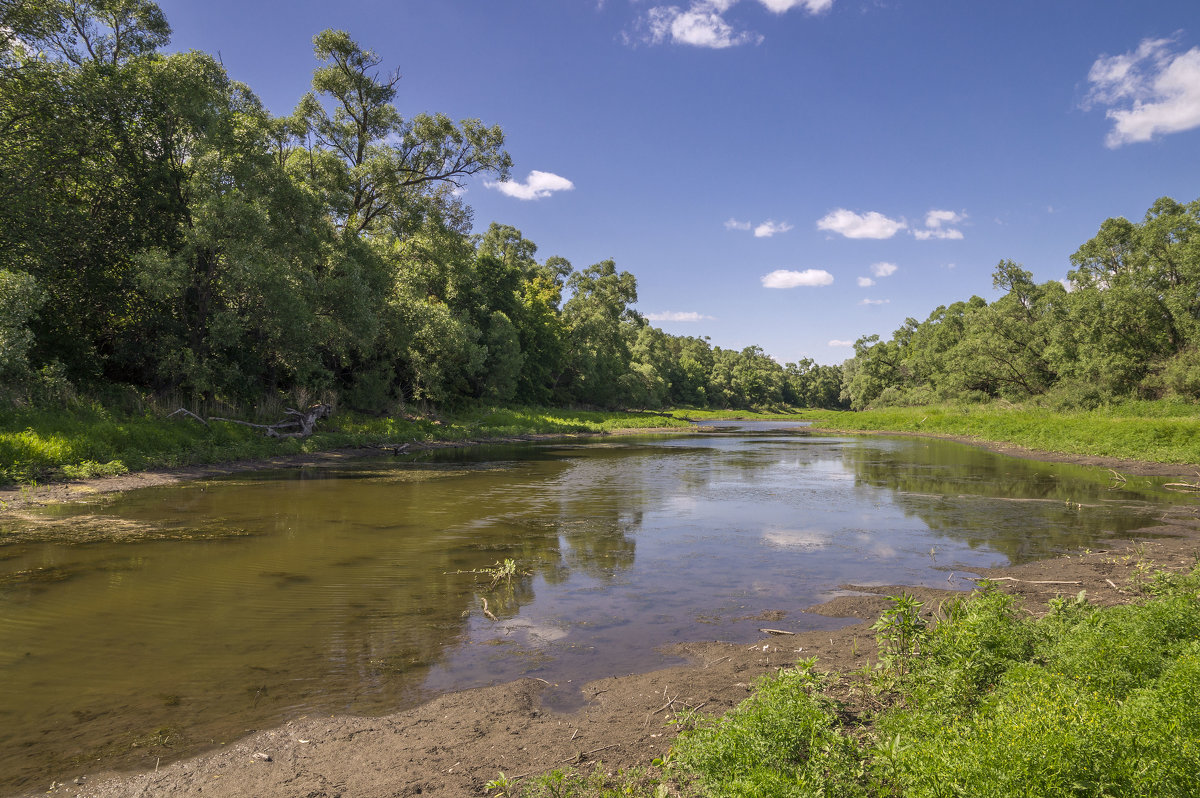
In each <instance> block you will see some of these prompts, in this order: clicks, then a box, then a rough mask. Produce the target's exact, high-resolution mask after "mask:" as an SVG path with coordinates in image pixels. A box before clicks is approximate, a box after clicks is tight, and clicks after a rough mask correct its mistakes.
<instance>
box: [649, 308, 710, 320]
mask: <svg viewBox="0 0 1200 798" xmlns="http://www.w3.org/2000/svg"><path fill="white" fill-rule="evenodd" d="M712 318H713V317H712V316H704V315H702V314H700V313H696V312H695V311H692V310H688V311H679V310H667V311H663V312H662V313H647V314H646V320H647V321H711V320H712Z"/></svg>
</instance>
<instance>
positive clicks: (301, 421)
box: [167, 404, 333, 438]
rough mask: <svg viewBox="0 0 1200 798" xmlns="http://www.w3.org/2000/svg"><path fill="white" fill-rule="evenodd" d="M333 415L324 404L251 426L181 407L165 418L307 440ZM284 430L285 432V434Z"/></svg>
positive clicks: (289, 409)
mask: <svg viewBox="0 0 1200 798" xmlns="http://www.w3.org/2000/svg"><path fill="white" fill-rule="evenodd" d="M332 413H333V408H332V407H330V406H329V405H326V404H319V405H313V406H312V407H310V408H308V409H307V410H293V409H292V408H290V407H289V408H287V409H286V410H284V415H287V416H289V418H285V419H284V420H282V421H276V422H275V423H274V424H253V423H251V422H249V421H241V420H239V419H236V418H222V417H220V416H209V417H208V418H203V417H201V416H199V415H197V414H195V413H193V412H192V411H191V410H185V409H183V408H182V407H181V408H179V409H178V410H176V411H175V412H174V413H171V414H169V415H168V416H167V418H171V417H172V416H179V415H183V416H187V417H188V418H191V419H195V420H196V421H199V422H200V423H201V424H203V425H204V426H206V427H207V426H208V424H209V422H210V421H224V422H225V423H227V424H241V425H242V426H243V427H252V428H254V429H260V430H262V431H263V434H264V435H266V436H267V437H268V438H307V437H308V436H309V435H312V434H313V430H315V429H316V426H317V422H318V421H320V420H321V419H323V418H329V416H330V415H331V414H332ZM284 430H287V431H286V432H285V431H284Z"/></svg>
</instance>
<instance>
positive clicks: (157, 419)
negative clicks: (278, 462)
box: [0, 403, 688, 484]
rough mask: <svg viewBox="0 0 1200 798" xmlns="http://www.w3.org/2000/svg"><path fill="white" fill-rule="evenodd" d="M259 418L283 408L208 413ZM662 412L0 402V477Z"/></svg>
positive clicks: (468, 435)
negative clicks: (171, 412) (380, 412)
mask: <svg viewBox="0 0 1200 798" xmlns="http://www.w3.org/2000/svg"><path fill="white" fill-rule="evenodd" d="M214 415H222V416H226V417H233V418H243V419H246V420H253V421H257V422H262V421H266V420H270V421H276V420H278V419H279V418H282V413H276V414H274V415H272V414H271V413H270V411H263V412H261V413H257V414H256V413H246V414H239V413H236V412H229V411H227V412H223V413H215V414H214ZM687 426H688V423H687V421H685V420H683V419H681V418H675V417H672V416H670V415H667V414H657V413H634V412H602V411H594V410H565V409H554V408H541V407H487V406H475V407H470V408H466V409H463V410H460V411H458V412H454V413H448V414H443V415H441V416H437V417H435V416H431V415H405V416H391V417H382V418H380V417H373V416H366V415H361V414H355V413H350V412H338V413H336V414H335V415H334V416H333V418H331V419H329V420H328V421H325V422H322V423H321V424H320V425H319V427H318V431H317V432H316V433H315V434H313V435H312V436H311V437H309V438H306V439H304V440H296V439H289V438H284V439H279V438H267V437H265V436H263V435H262V433H261V432H260V431H258V430H254V429H251V428H248V427H245V426H241V425H238V424H231V423H226V422H219V421H214V422H212V423H211V424H209V426H207V427H206V426H204V425H203V424H200V423H199V422H197V421H195V420H193V419H188V418H183V417H175V418H167V417H166V412H165V411H161V412H160V411H155V410H143V411H129V410H117V409H113V408H109V407H106V406H104V405H101V404H98V403H94V404H86V403H79V404H77V405H76V406H73V407H71V408H69V409H51V410H47V409H33V408H20V409H6V410H3V411H0V483H5V482H8V483H12V482H16V483H24V484H30V483H34V482H45V481H52V480H61V479H84V478H88V477H95V476H112V475H118V474H123V473H126V472H128V471H141V470H146V469H151V468H173V467H179V466H187V465H200V464H207V463H220V462H230V461H236V460H255V459H260V458H267V457H276V456H279V455H290V454H301V453H305V452H318V451H325V450H329V449H339V448H347V447H356V446H372V445H381V444H403V443H411V442H435V441H465V440H474V439H483V438H503V437H515V436H520V435H528V434H558V433H563V434H567V433H603V432H613V431H616V430H624V429H635V428H662V427H678V428H686V427H687Z"/></svg>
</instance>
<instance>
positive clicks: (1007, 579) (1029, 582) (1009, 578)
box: [986, 576, 1083, 585]
mask: <svg viewBox="0 0 1200 798" xmlns="http://www.w3.org/2000/svg"><path fill="white" fill-rule="evenodd" d="M986 581H991V582H1023V583H1024V584H1027V585H1082V584H1083V582H1053V581H1035V580H1031V579H1017V578H1016V577H1012V576H994V577H992V578H991V579H990V580H986Z"/></svg>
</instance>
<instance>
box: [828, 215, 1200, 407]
mask: <svg viewBox="0 0 1200 798" xmlns="http://www.w3.org/2000/svg"><path fill="white" fill-rule="evenodd" d="M1071 265H1072V266H1073V267H1074V268H1073V269H1071V270H1070V271H1069V272H1068V274H1067V277H1066V279H1065V280H1062V281H1059V280H1051V281H1049V282H1045V283H1040V284H1039V283H1035V282H1034V280H1033V275H1032V274H1031V273H1030V272H1028V271H1026V270H1025V269H1023V268H1021V266H1020V265H1019V264H1017V263H1014V262H1012V261H1011V260H1004V261H1001V262H1000V264H999V265H998V266H997V267H996V270H995V272H994V274H993V278H992V282H993V285H994V286H995V287H996V288H998V289H1001V290H1003V291H1004V295H1003V296H1001V297H1000V298H999V299H997V300H996V301H995V302H992V303H991V304H988V303H987V302H986V301H984V300H983V299H981V298H980V297H978V296H973V297H971V298H970V299H969V300H967V301H965V302H955V303H954V304H952V305H950V306H948V307H947V306H942V307H938V308H937V309H935V310H934V311H933V313H931V314H930V315H929V318H927V319H926V320H925V321H923V322H918V321H917V320H916V319H912V318H910V319H907V320H906V321H905V323H904V325H903V326H902V327H900V329H898V330H896V331H895V332H894V333H893V334H892V337H891V338H890V339H888V340H882V339H881V338H880V337H879V336H876V335H872V336H867V337H863V338H860V339H859V340H858V341H857V342H856V343H855V345H854V357H853V358H851V359H850V360H848V361H846V363H845V364H844V366H843V372H844V373H843V380H844V387H843V392H842V398H843V399H844V400H845V401H846V402H848V403H849V404H850V405H851V406H852V407H853V408H855V409H861V408H865V407H868V406H876V407H878V406H885V405H925V404H931V403H935V402H944V401H953V400H966V401H986V400H989V399H1007V400H1018V401H1019V400H1024V399H1030V398H1039V399H1040V400H1042V401H1045V402H1048V403H1049V404H1051V405H1052V406H1060V407H1064V408H1069V407H1096V406H1099V405H1101V404H1104V403H1106V402H1109V401H1111V400H1114V399H1121V398H1142V399H1159V398H1164V397H1172V396H1173V397H1179V398H1183V399H1186V400H1193V401H1194V400H1196V399H1200V200H1197V201H1193V202H1189V203H1186V204H1184V203H1180V202H1176V201H1175V200H1173V199H1170V198H1168V197H1163V198H1161V199H1159V200H1157V201H1156V202H1155V203H1154V204H1153V205H1152V206H1151V207H1150V209H1149V210H1148V211H1147V212H1146V215H1145V217H1144V218H1143V220H1142V221H1141V222H1140V223H1139V222H1130V221H1129V220H1127V219H1124V218H1114V219H1108V220H1106V221H1105V222H1104V223H1103V224H1102V225H1101V226H1100V230H1099V231H1098V232H1097V234H1096V235H1095V236H1094V237H1093V238H1092V239H1091V240H1089V241H1087V242H1086V243H1085V244H1084V245H1083V246H1081V247H1080V248H1079V249H1078V250H1077V251H1076V252H1075V254H1073V255H1072V256H1071Z"/></svg>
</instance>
